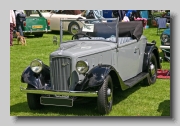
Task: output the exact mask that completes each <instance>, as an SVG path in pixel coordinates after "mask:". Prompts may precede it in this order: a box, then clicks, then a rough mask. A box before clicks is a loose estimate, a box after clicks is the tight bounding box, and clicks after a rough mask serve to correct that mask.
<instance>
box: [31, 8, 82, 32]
mask: <svg viewBox="0 0 180 126" xmlns="http://www.w3.org/2000/svg"><path fill="white" fill-rule="evenodd" d="M42 15H43V16H44V17H45V18H46V19H47V20H50V22H51V23H50V29H51V30H52V31H60V19H77V18H82V19H85V17H83V16H81V14H78V15H72V14H59V12H58V11H56V10H52V11H50V12H42ZM31 16H37V14H32V15H31ZM81 27H82V23H79V22H77V21H75V20H74V21H70V22H63V27H62V28H63V30H64V31H69V32H70V33H71V34H73V35H74V34H76V33H77V32H78V30H79V29H80V28H81Z"/></svg>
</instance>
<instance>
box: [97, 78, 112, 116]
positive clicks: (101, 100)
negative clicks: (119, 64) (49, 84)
mask: <svg viewBox="0 0 180 126" xmlns="http://www.w3.org/2000/svg"><path fill="white" fill-rule="evenodd" d="M112 105H113V83H112V79H111V76H110V75H108V76H107V77H106V79H105V80H104V83H103V85H102V87H101V88H100V90H99V92H98V97H97V108H98V111H99V113H100V114H103V115H104V114H109V112H110V111H111V110H112Z"/></svg>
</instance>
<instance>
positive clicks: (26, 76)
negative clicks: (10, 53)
mask: <svg viewBox="0 0 180 126" xmlns="http://www.w3.org/2000/svg"><path fill="white" fill-rule="evenodd" d="M21 82H22V83H27V84H31V85H32V86H34V87H35V88H36V89H42V88H44V86H45V84H48V86H50V70H49V67H48V66H46V65H44V67H43V69H42V71H41V72H40V73H39V74H36V73H34V72H33V71H32V70H31V68H30V66H28V67H27V68H26V69H25V70H24V72H23V73H22V75H21Z"/></svg>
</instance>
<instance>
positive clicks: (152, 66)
mask: <svg viewBox="0 0 180 126" xmlns="http://www.w3.org/2000/svg"><path fill="white" fill-rule="evenodd" d="M149 69H150V72H151V75H155V66H154V65H153V64H151V65H150V67H149Z"/></svg>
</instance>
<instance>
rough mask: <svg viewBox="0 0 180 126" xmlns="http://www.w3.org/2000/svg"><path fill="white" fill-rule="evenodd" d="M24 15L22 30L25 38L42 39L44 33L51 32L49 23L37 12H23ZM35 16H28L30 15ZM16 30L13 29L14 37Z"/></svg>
mask: <svg viewBox="0 0 180 126" xmlns="http://www.w3.org/2000/svg"><path fill="white" fill-rule="evenodd" d="M24 11H25V13H26V16H27V17H26V21H24V22H23V26H22V30H23V33H24V35H25V36H28V35H34V36H36V37H42V36H43V34H44V33H47V32H51V30H50V21H49V20H47V19H46V18H44V17H43V15H42V14H41V12H40V11H39V10H24ZM32 13H33V14H36V15H37V16H30V15H31V14H32ZM15 31H16V29H14V37H16V34H15Z"/></svg>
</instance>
